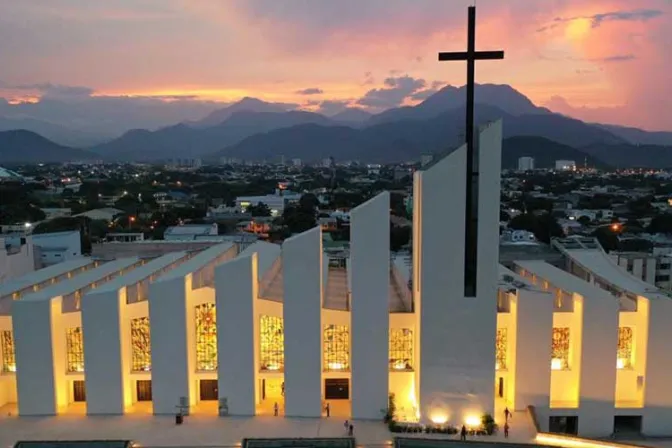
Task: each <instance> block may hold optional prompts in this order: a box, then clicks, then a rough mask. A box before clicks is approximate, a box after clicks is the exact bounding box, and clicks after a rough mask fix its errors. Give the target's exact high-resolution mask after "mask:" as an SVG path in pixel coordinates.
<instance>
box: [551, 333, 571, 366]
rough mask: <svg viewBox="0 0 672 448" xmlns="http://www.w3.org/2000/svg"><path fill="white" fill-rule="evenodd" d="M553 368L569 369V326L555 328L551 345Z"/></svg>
mask: <svg viewBox="0 0 672 448" xmlns="http://www.w3.org/2000/svg"><path fill="white" fill-rule="evenodd" d="M551 369H553V370H566V369H569V328H566V327H565V328H554V329H553V342H552V345H551Z"/></svg>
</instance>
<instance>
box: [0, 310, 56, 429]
mask: <svg viewBox="0 0 672 448" xmlns="http://www.w3.org/2000/svg"><path fill="white" fill-rule="evenodd" d="M60 304H61V300H34V301H33V300H23V301H21V300H19V301H17V302H15V303H14V304H13V306H12V327H13V332H14V344H15V347H14V348H15V351H16V386H17V394H18V408H19V415H21V416H42V415H56V414H57V413H58V410H59V407H61V408H62V407H65V406H67V404H68V389H67V386H66V384H65V381H64V376H65V335H60V337H59V335H58V334H56V332H57V331H58V329H59V325H58V324H59V319H60V310H59V309H58V307H59V306H60ZM61 330H62V329H61ZM62 331H65V330H62ZM61 340H62V342H63V346H62V347H59V345H60V344H55V342H57V341H61ZM59 348H60V349H59Z"/></svg>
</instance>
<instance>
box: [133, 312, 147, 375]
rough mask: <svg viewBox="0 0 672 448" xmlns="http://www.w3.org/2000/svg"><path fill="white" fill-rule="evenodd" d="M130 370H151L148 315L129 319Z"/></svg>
mask: <svg viewBox="0 0 672 448" xmlns="http://www.w3.org/2000/svg"><path fill="white" fill-rule="evenodd" d="M131 348H132V355H131V364H132V365H131V370H132V371H133V372H148V371H150V370H152V346H151V343H150V339H149V317H139V318H137V319H133V320H131Z"/></svg>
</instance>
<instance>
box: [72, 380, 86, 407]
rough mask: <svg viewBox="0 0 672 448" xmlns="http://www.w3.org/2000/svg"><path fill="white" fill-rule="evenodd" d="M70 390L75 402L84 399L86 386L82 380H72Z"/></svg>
mask: <svg viewBox="0 0 672 448" xmlns="http://www.w3.org/2000/svg"><path fill="white" fill-rule="evenodd" d="M72 391H73V395H74V401H75V402H82V401H86V386H85V384H84V381H73V382H72Z"/></svg>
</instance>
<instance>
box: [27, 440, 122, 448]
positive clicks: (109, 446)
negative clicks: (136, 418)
mask: <svg viewBox="0 0 672 448" xmlns="http://www.w3.org/2000/svg"><path fill="white" fill-rule="evenodd" d="M131 446H132V443H131V441H130V440H70V441H68V440H62V441H61V440H59V441H51V442H50V441H34V442H31V441H22V442H16V443H15V444H14V448H130V447H131Z"/></svg>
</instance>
